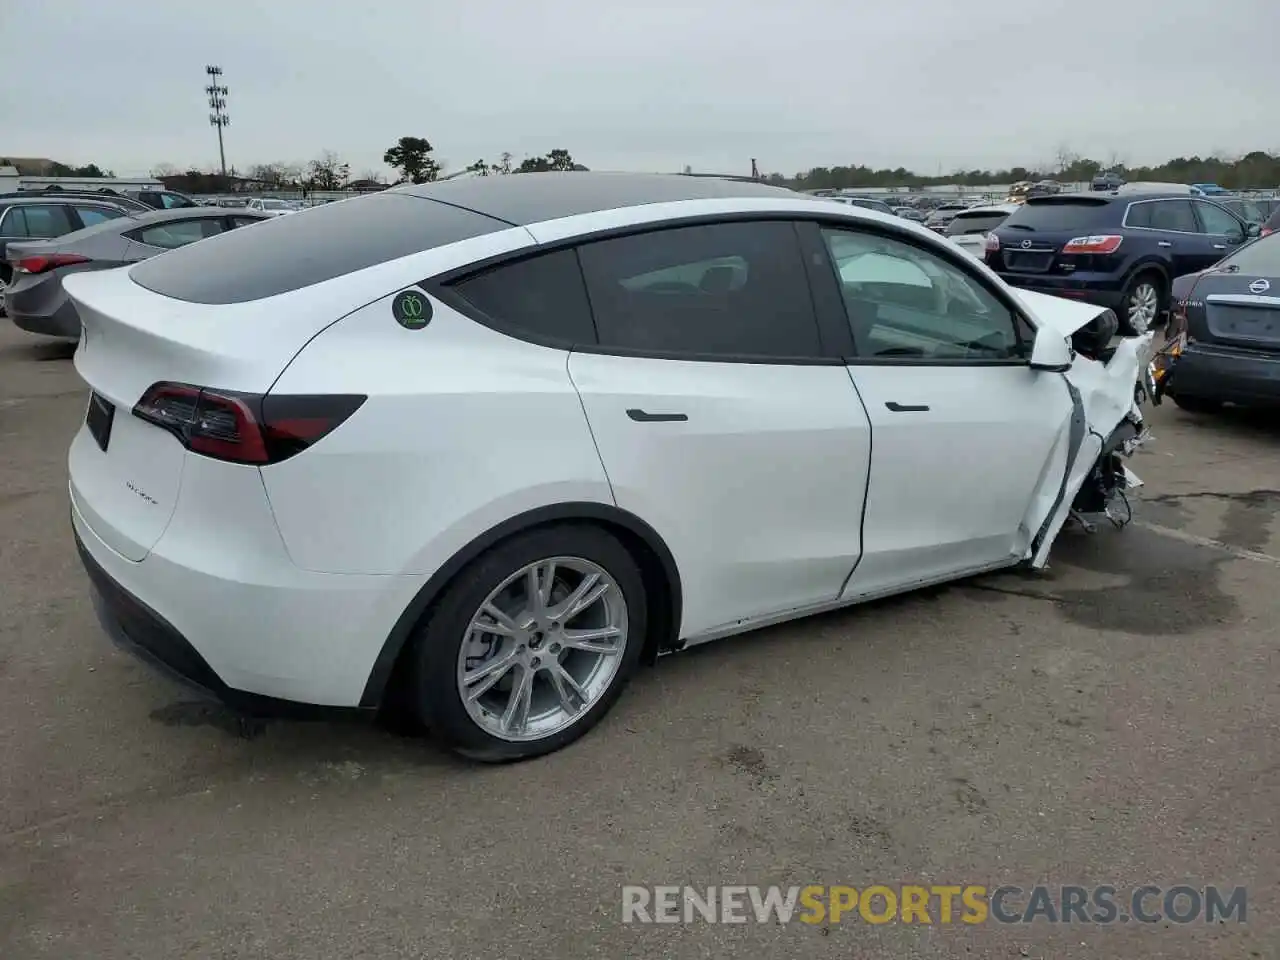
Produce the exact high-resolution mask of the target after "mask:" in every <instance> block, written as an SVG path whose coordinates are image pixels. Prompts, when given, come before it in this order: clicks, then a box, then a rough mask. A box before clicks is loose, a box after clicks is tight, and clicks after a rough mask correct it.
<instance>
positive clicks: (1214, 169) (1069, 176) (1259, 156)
mask: <svg viewBox="0 0 1280 960" xmlns="http://www.w3.org/2000/svg"><path fill="white" fill-rule="evenodd" d="M1105 172H1114V173H1117V174H1119V175H1120V176H1121V177H1123V178H1124V179H1125V180H1129V181H1140V180H1154V181H1159V182H1166V183H1216V184H1219V185H1220V186H1223V187H1226V188H1228V189H1232V190H1243V189H1250V188H1264V189H1272V188H1275V187H1277V186H1280V153H1267V152H1266V151H1263V150H1255V151H1253V152H1252V153H1247V154H1244V155H1243V156H1240V157H1235V158H1228V157H1216V156H1214V157H1199V156H1193V157H1175V158H1174V159H1172V160H1166V161H1165V162H1164V163H1161V164H1156V165H1154V166H1130V165H1128V164H1126V163H1125V162H1124V161H1123V159H1122V158H1120V157H1119V156H1117V155H1115V154H1112V155H1111V157H1110V158H1108V160H1107V161H1106V162H1103V161H1099V160H1094V159H1091V158H1089V157H1082V156H1079V155H1078V154H1075V153H1073V152H1072V151H1070V150H1069V149H1066V148H1059V150H1058V155H1057V158H1056V160H1055V162H1053V163H1046V164H1041V165H1040V166H1038V167H1010V168H1008V169H1005V170H952V171H951V172H950V173H947V174H940V175H938V176H924V175H921V174H918V173H915V172H913V171H911V170H907V169H906V168H904V167H898V168H896V169H893V170H890V169H887V168H882V169H872V168H871V167H866V166H847V167H814V168H813V169H811V170H809V171H807V172H804V173H797V174H795V175H794V176H792V177H787V176H783V175H782V174H778V173H772V174H769V175H768V176H766V177H765V179H766V180H768V181H770V182H771V183H776V184H778V185H780V186H788V187H793V188H795V189H798V190H817V189H831V188H849V187H855V188H856V187H927V186H938V185H940V184H947V183H962V184H965V185H966V186H975V187H977V186H985V185H989V184H1007V183H1016V182H1018V181H1019V180H1049V179H1052V180H1058V181H1062V182H1064V183H1077V182H1081V181H1085V180H1092V179H1093V178H1094V177H1096V176H1097V175H1098V174H1100V173H1105Z"/></svg>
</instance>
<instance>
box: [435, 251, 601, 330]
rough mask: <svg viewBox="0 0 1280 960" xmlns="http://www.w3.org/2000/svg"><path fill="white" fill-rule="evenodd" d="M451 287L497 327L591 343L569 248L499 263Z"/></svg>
mask: <svg viewBox="0 0 1280 960" xmlns="http://www.w3.org/2000/svg"><path fill="white" fill-rule="evenodd" d="M453 291H454V292H455V293H456V294H457V295H458V296H460V297H462V299H464V300H466V301H467V302H468V303H469V304H471V305H472V306H473V307H475V308H476V309H477V310H479V311H480V312H481V313H483V314H484V315H485V316H486V317H488V318H490V319H492V320H493V321H495V325H496V326H498V327H511V328H513V332H515V333H516V334H517V335H519V334H520V333H528V334H532V335H534V336H535V337H537V338H543V337H546V338H550V339H553V340H559V341H564V342H566V343H571V344H594V343H595V342H596V330H595V325H594V324H593V323H592V321H591V306H590V304H589V303H588V302H587V291H586V288H585V287H584V286H583V283H582V271H581V270H580V269H579V268H578V255H577V254H576V253H574V251H572V250H557V251H556V252H555V253H546V254H542V255H541V256H537V257H531V258H529V259H528V260H520V261H517V262H516V263H507V264H503V265H502V266H500V267H495V268H494V269H492V270H487V271H485V272H484V273H480V274H476V275H474V276H471V277H467V278H466V279H464V280H461V281H459V282H457V283H455V284H453Z"/></svg>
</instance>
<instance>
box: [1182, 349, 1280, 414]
mask: <svg viewBox="0 0 1280 960" xmlns="http://www.w3.org/2000/svg"><path fill="white" fill-rule="evenodd" d="M1166 392H1167V393H1168V395H1169V396H1171V397H1177V396H1183V397H1197V398H1201V399H1204V400H1217V401H1221V402H1223V403H1238V404H1241V405H1245V406H1280V355H1276V356H1269V355H1267V354H1261V353H1258V352H1256V351H1252V350H1239V349H1232V348H1230V347H1211V346H1207V345H1204V344H1198V343H1192V344H1189V345H1188V346H1187V347H1186V349H1185V350H1183V351H1182V355H1181V356H1180V357H1178V360H1177V362H1176V363H1175V364H1174V366H1173V370H1172V372H1171V373H1170V374H1169V384H1168V386H1167V387H1166Z"/></svg>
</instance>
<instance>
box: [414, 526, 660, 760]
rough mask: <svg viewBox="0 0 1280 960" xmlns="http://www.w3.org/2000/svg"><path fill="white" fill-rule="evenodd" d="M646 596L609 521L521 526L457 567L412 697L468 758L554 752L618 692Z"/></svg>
mask: <svg viewBox="0 0 1280 960" xmlns="http://www.w3.org/2000/svg"><path fill="white" fill-rule="evenodd" d="M645 603H646V598H645V590H644V581H643V578H642V576H641V573H640V568H639V567H638V566H637V564H636V562H635V560H634V559H633V558H632V556H631V554H630V553H629V552H628V551H627V549H626V548H625V547H624V546H623V545H622V544H621V543H619V542H618V540H617V539H616V538H614V537H613V536H611V535H610V534H609V533H607V532H606V531H604V530H602V529H600V528H598V527H594V526H591V525H589V524H563V525H558V526H554V527H544V528H540V529H537V530H532V531H529V532H528V533H524V534H519V535H517V536H515V537H512V538H511V539H510V540H506V541H503V542H501V543H499V544H498V545H496V546H494V547H493V548H491V549H490V550H489V551H488V552H487V553H485V554H482V555H481V556H480V557H479V558H477V559H476V560H475V561H473V562H472V563H471V564H470V565H469V566H468V567H467V568H466V569H464V570H463V571H462V572H461V573H459V574H458V576H456V577H455V578H454V580H453V582H452V583H451V584H450V586H449V587H448V588H447V589H446V590H445V593H444V595H443V596H442V597H441V598H440V600H439V601H438V602H437V603H436V604H435V606H434V609H433V610H432V612H431V613H430V614H429V616H428V618H427V620H426V622H425V623H424V624H422V626H421V627H420V628H419V631H418V635H417V637H416V641H415V642H416V647H415V649H414V653H413V662H412V668H413V670H412V674H413V675H412V679H411V684H410V690H409V696H410V698H411V701H412V703H413V705H414V707H415V708H416V710H417V713H418V716H419V718H420V719H421V720H422V722H423V724H424V725H425V726H426V727H427V729H428V730H429V731H430V732H431V733H432V734H433V735H435V736H436V737H437V738H439V739H440V740H441V741H442V742H443V743H444V744H445V745H446V746H448V747H450V748H451V749H453V750H455V751H457V752H458V753H461V754H463V755H464V756H467V757H470V758H472V759H475V760H483V761H486V762H503V761H508V760H520V759H525V758H528V757H536V756H540V755H542V754H546V753H551V752H552V751H554V750H558V749H560V748H561V747H563V746H565V745H566V744H569V743H571V742H572V741H574V740H576V739H577V738H578V737H580V736H582V735H583V734H584V733H586V732H587V731H588V730H590V729H591V728H592V727H593V726H595V724H596V723H598V722H599V721H600V719H601V718H602V717H603V716H604V715H605V713H607V712H608V710H609V708H610V707H612V706H613V704H614V703H615V702H616V701H617V699H618V697H619V696H620V695H621V693H622V689H623V687H624V686H626V683H627V681H628V680H629V679H630V677H631V675H632V673H634V671H635V668H636V664H637V663H638V662H639V659H640V653H641V649H642V648H643V646H644V637H645V628H646V621H647V617H646V608H645Z"/></svg>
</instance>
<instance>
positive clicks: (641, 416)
mask: <svg viewBox="0 0 1280 960" xmlns="http://www.w3.org/2000/svg"><path fill="white" fill-rule="evenodd" d="M627 416H628V417H630V418H631V419H632V420H634V421H635V422H636V423H682V422H684V421H685V420H688V419H689V415H688V414H687V413H646V412H645V411H643V410H640V409H638V408H636V407H632V408H631V409H630V410H628V411H627Z"/></svg>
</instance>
